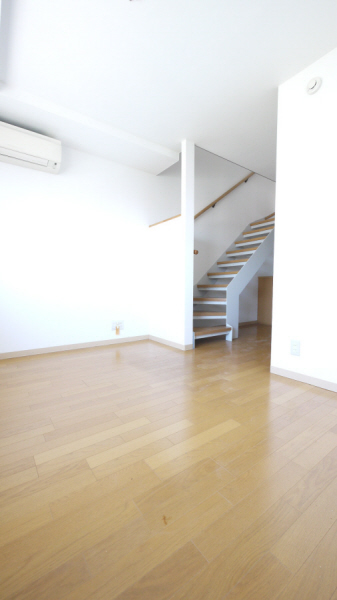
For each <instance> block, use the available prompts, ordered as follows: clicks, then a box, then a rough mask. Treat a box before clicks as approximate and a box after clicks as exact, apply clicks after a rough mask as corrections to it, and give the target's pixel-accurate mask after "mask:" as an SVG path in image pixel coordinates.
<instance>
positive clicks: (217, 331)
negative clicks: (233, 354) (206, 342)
mask: <svg viewBox="0 0 337 600" xmlns="http://www.w3.org/2000/svg"><path fill="white" fill-rule="evenodd" d="M274 226H275V213H272V214H271V215H268V216H267V217H265V218H264V219H260V220H259V221H254V222H253V223H250V225H248V227H247V228H246V230H245V231H244V232H243V233H242V234H241V235H240V236H239V238H238V239H237V240H236V241H235V242H234V244H232V246H230V248H229V249H228V250H227V251H226V252H225V253H224V255H222V256H221V257H220V259H219V260H218V261H217V263H216V264H215V265H214V266H213V267H212V270H211V271H210V272H208V273H207V275H205V276H204V277H203V278H202V279H201V281H200V283H199V284H198V285H197V286H195V297H194V298H193V304H194V306H195V307H196V310H195V311H194V313H193V320H194V323H195V327H194V336H195V339H200V338H206V337H207V338H208V337H214V336H220V335H225V336H226V339H227V340H231V339H233V337H238V328H239V296H240V293H241V292H242V290H243V289H244V288H245V287H246V285H247V284H248V283H249V281H250V280H251V279H252V277H253V276H254V275H255V274H256V273H257V271H258V270H259V268H260V267H261V266H262V264H263V263H264V261H265V260H266V258H268V256H270V254H271V252H272V250H273V244H274Z"/></svg>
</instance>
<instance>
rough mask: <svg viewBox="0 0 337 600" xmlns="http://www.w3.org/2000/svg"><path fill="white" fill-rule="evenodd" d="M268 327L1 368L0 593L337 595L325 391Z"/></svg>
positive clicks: (152, 597) (65, 598)
mask: <svg viewBox="0 0 337 600" xmlns="http://www.w3.org/2000/svg"><path fill="white" fill-rule="evenodd" d="M269 361H270V328H268V327H259V328H257V327H250V328H246V329H243V330H242V331H241V336H240V338H239V339H238V340H235V341H234V342H232V343H231V342H226V341H225V340H220V339H217V340H204V341H200V342H199V344H198V347H197V349H196V350H195V351H190V352H185V353H183V352H180V351H178V350H174V349H171V348H168V347H165V346H162V345H159V344H156V343H153V342H139V343H133V344H125V345H121V346H119V347H117V346H111V347H105V348H95V349H90V350H81V351H73V352H65V353H58V354H49V355H43V356H35V357H29V358H20V359H13V360H7V361H2V362H1V363H0V380H1V391H0V398H1V415H0V427H1V434H2V435H1V439H0V466H1V479H0V510H1V525H0V544H1V547H0V571H1V583H0V598H1V599H6V600H14V599H16V600H19V599H20V600H30V599H31V600H42V599H43V600H85V599H89V598H90V599H91V600H94V599H95V600H98V599H99V600H103V599H106V600H113V599H115V598H118V599H119V600H164V599H166V600H222V599H225V598H226V599H229V600H243V599H247V600H253V599H257V600H274V599H276V598H277V599H278V600H325V599H326V600H328V599H331V600H337V569H336V564H337V394H334V393H332V392H328V391H324V390H322V389H319V388H315V387H312V386H309V385H305V384H301V383H298V382H295V381H292V380H289V379H284V378H281V377H278V376H274V375H270V373H269Z"/></svg>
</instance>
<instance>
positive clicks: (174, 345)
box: [149, 335, 193, 351]
mask: <svg viewBox="0 0 337 600" xmlns="http://www.w3.org/2000/svg"><path fill="white" fill-rule="evenodd" d="M149 340H151V341H152V342H158V343H159V344H164V346H171V348H177V350H183V351H185V350H193V344H187V345H186V346H184V344H177V343H176V342H171V341H170V340H165V339H164V338H159V337H156V336H155V335H149Z"/></svg>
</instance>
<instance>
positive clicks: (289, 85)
mask: <svg viewBox="0 0 337 600" xmlns="http://www.w3.org/2000/svg"><path fill="white" fill-rule="evenodd" d="M317 77H319V78H321V80H322V85H321V87H320V89H319V90H318V91H317V92H316V93H314V94H308V93H307V89H306V88H307V84H308V82H309V81H310V80H312V79H313V78H317ZM336 140H337V49H336V50H334V51H333V52H330V53H329V54H327V55H326V56H325V57H323V58H322V59H320V60H319V61H317V62H316V63H314V64H313V65H311V66H310V67H308V68H307V69H305V70H304V71H302V72H301V73H299V74H298V75H297V76H296V77H293V78H292V79H290V80H289V81H287V82H286V83H284V84H283V85H282V86H281V87H280V90H279V115H278V147H277V186H276V228H275V258H274V298H273V339H272V358H271V371H272V372H273V373H277V374H280V375H284V376H286V377H291V378H294V379H298V380H300V381H305V382H308V383H312V384H314V385H318V386H320V387H324V388H327V389H330V390H334V391H337V350H336V347H337V321H336V287H337V284H336V223H337V181H336V164H337V152H336Z"/></svg>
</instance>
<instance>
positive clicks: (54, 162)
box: [0, 122, 61, 173]
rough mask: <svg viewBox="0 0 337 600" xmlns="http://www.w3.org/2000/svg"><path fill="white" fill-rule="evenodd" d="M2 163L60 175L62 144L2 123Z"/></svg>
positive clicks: (0, 148)
mask: <svg viewBox="0 0 337 600" xmlns="http://www.w3.org/2000/svg"><path fill="white" fill-rule="evenodd" d="M0 161H3V162H8V163H12V164H16V165H20V166H22V167H28V168H31V169H38V170H39V171H45V172H48V173H58V172H59V170H60V166H61V142H60V141H59V140H55V139H53V138H49V137H47V136H44V135H40V134H39V133H34V132H32V131H28V130H26V129H21V128H20V127H15V126H14V125H8V123H2V122H0Z"/></svg>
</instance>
